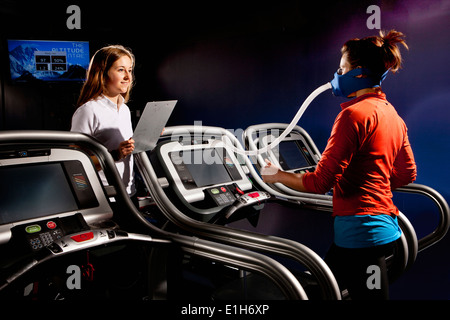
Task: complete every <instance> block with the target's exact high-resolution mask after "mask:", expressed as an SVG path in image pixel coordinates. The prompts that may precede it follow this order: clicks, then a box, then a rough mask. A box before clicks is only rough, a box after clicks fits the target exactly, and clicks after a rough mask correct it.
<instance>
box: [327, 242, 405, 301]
mask: <svg viewBox="0 0 450 320" xmlns="http://www.w3.org/2000/svg"><path fill="white" fill-rule="evenodd" d="M397 241H398V240H397ZM394 245H395V241H394V242H391V243H388V244H385V245H380V246H375V247H369V248H357V249H348V248H342V247H338V246H337V245H336V244H334V243H333V244H332V246H331V248H330V249H329V251H328V253H327V255H326V257H325V262H326V263H327V264H328V266H329V267H330V269H331V271H332V272H333V274H334V276H335V277H336V280H337V282H338V284H339V287H340V289H341V290H343V289H347V290H348V293H349V295H350V298H351V299H352V300H388V299H389V279H388V273H387V267H386V256H389V255H391V254H392V252H393V249H394Z"/></svg>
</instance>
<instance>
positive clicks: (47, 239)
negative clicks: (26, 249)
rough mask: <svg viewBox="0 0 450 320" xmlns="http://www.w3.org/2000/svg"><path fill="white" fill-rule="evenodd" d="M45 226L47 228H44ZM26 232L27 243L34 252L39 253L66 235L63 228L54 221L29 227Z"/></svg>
mask: <svg viewBox="0 0 450 320" xmlns="http://www.w3.org/2000/svg"><path fill="white" fill-rule="evenodd" d="M43 224H45V226H42V225H43ZM25 232H26V233H27V236H26V238H27V243H28V245H29V246H30V247H31V249H32V250H33V251H38V250H40V249H42V248H44V247H46V246H48V245H50V244H51V243H53V242H54V241H55V240H58V239H60V238H61V237H62V236H63V235H64V233H63V231H62V230H61V228H59V227H58V225H57V224H56V222H55V221H53V220H49V221H47V222H44V223H39V224H32V225H28V226H26V227H25Z"/></svg>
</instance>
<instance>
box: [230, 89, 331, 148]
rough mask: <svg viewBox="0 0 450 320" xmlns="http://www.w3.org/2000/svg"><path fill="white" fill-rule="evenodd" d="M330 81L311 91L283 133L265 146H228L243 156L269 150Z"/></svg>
mask: <svg viewBox="0 0 450 320" xmlns="http://www.w3.org/2000/svg"><path fill="white" fill-rule="evenodd" d="M331 88H332V87H331V83H330V82H328V83H326V84H324V85H321V86H320V87H318V88H317V89H316V90H314V91H313V92H311V94H310V95H309V96H308V97H307V98H306V99H305V101H303V104H302V105H301V107H300V109H298V111H297V114H296V115H295V117H294V119H292V121H291V123H290V124H289V125H288V126H287V128H286V129H285V130H284V131H283V133H282V134H281V135H280V136H279V137H277V138H276V139H275V140H273V141H272V143H270V144H268V145H266V146H265V147H263V148H261V149H258V150H242V149H239V148H236V147H235V146H233V145H231V144H227V146H228V147H230V148H231V149H232V150H233V152H236V153H238V154H241V155H245V156H256V155H259V154H261V153H265V152H268V151H269V150H271V149H273V148H275V147H276V146H277V145H278V144H279V143H280V142H281V141H282V140H283V139H284V138H285V137H286V136H287V135H288V134H289V133H291V131H292V129H293V128H294V127H295V126H296V124H297V123H298V121H299V120H300V118H301V117H302V115H303V113H304V112H305V110H306V108H308V106H309V105H310V104H311V102H312V101H313V100H314V99H315V98H316V97H317V96H318V95H319V94H321V93H322V92H324V91H326V90H328V89H331Z"/></svg>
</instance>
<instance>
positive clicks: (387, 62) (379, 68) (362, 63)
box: [341, 30, 408, 76]
mask: <svg viewBox="0 0 450 320" xmlns="http://www.w3.org/2000/svg"><path fill="white" fill-rule="evenodd" d="M404 37H405V35H404V34H403V33H401V32H399V31H395V30H391V31H389V32H388V33H387V34H385V32H383V31H380V35H379V36H370V37H366V38H363V39H352V40H349V41H347V42H346V43H345V44H344V46H343V47H342V49H341V53H342V54H343V55H344V54H347V60H348V62H349V63H350V65H351V67H352V69H354V68H357V67H362V68H367V69H369V70H371V71H372V72H373V73H374V74H375V75H377V76H381V75H382V74H383V73H384V72H386V70H390V71H392V72H393V73H395V72H397V71H398V70H399V69H400V68H401V64H402V56H401V53H400V49H399V47H398V44H402V45H403V46H404V47H405V48H406V49H408V46H407V44H406V42H405V40H404Z"/></svg>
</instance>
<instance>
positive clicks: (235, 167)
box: [135, 126, 341, 300]
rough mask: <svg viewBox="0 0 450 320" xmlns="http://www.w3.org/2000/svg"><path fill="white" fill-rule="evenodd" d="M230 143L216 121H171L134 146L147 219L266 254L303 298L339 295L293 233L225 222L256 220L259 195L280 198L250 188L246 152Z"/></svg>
mask: <svg viewBox="0 0 450 320" xmlns="http://www.w3.org/2000/svg"><path fill="white" fill-rule="evenodd" d="M231 146H233V147H234V148H238V149H240V150H243V148H242V145H241V143H240V142H239V141H238V140H237V138H236V137H235V136H234V135H233V134H232V133H231V132H229V131H228V130H225V129H223V128H220V127H209V126H202V127H199V126H173V127H166V128H165V130H164V132H163V134H162V136H161V137H160V139H159V141H158V143H157V145H156V147H155V148H154V149H153V150H150V151H147V152H140V153H137V154H135V163H136V166H137V168H138V169H139V173H140V175H141V176H142V179H143V181H144V183H145V186H146V189H147V191H148V195H149V197H151V199H152V203H153V207H152V208H153V209H154V210H153V211H154V212H153V215H152V219H155V220H157V221H158V222H157V223H159V224H163V225H164V228H165V230H171V231H172V232H179V233H182V234H186V235H193V236H198V237H201V238H205V239H208V240H211V241H216V242H220V243H223V244H227V245H232V246H236V247H241V248H246V249H248V250H251V251H254V252H260V253H264V254H267V255H268V256H271V257H274V258H276V259H277V261H280V262H282V263H283V264H284V265H286V266H288V267H289V270H291V271H292V272H293V273H295V275H296V277H297V278H298V279H299V281H300V283H301V284H302V285H303V286H304V287H305V291H306V293H307V294H308V297H310V298H311V299H329V300H340V299H341V292H340V289H339V286H338V284H337V282H336V279H335V278H334V275H333V274H332V272H331V271H330V269H329V267H328V266H327V265H326V264H325V262H324V261H323V259H322V258H321V257H320V256H319V255H318V254H317V253H316V252H315V251H314V250H312V249H311V248H309V247H308V246H306V245H304V244H302V243H300V242H298V241H294V240H291V239H287V238H283V237H279V236H274V235H271V234H265V233H260V232H254V231H250V230H243V229H240V228H233V227H232V226H231V224H232V223H233V222H238V221H241V220H246V221H250V223H252V224H255V225H257V223H258V217H259V214H260V212H261V210H262V209H263V208H264V206H265V205H266V204H267V203H269V202H278V203H284V200H280V199H277V198H275V197H273V196H272V195H271V194H270V193H269V192H266V191H263V190H260V189H258V188H255V185H254V183H253V182H252V178H251V175H250V171H251V163H250V159H249V158H248V157H244V156H241V155H239V154H236V153H235V152H234V150H233V147H231ZM151 214H152V213H151ZM255 281H256V282H257V280H255Z"/></svg>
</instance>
